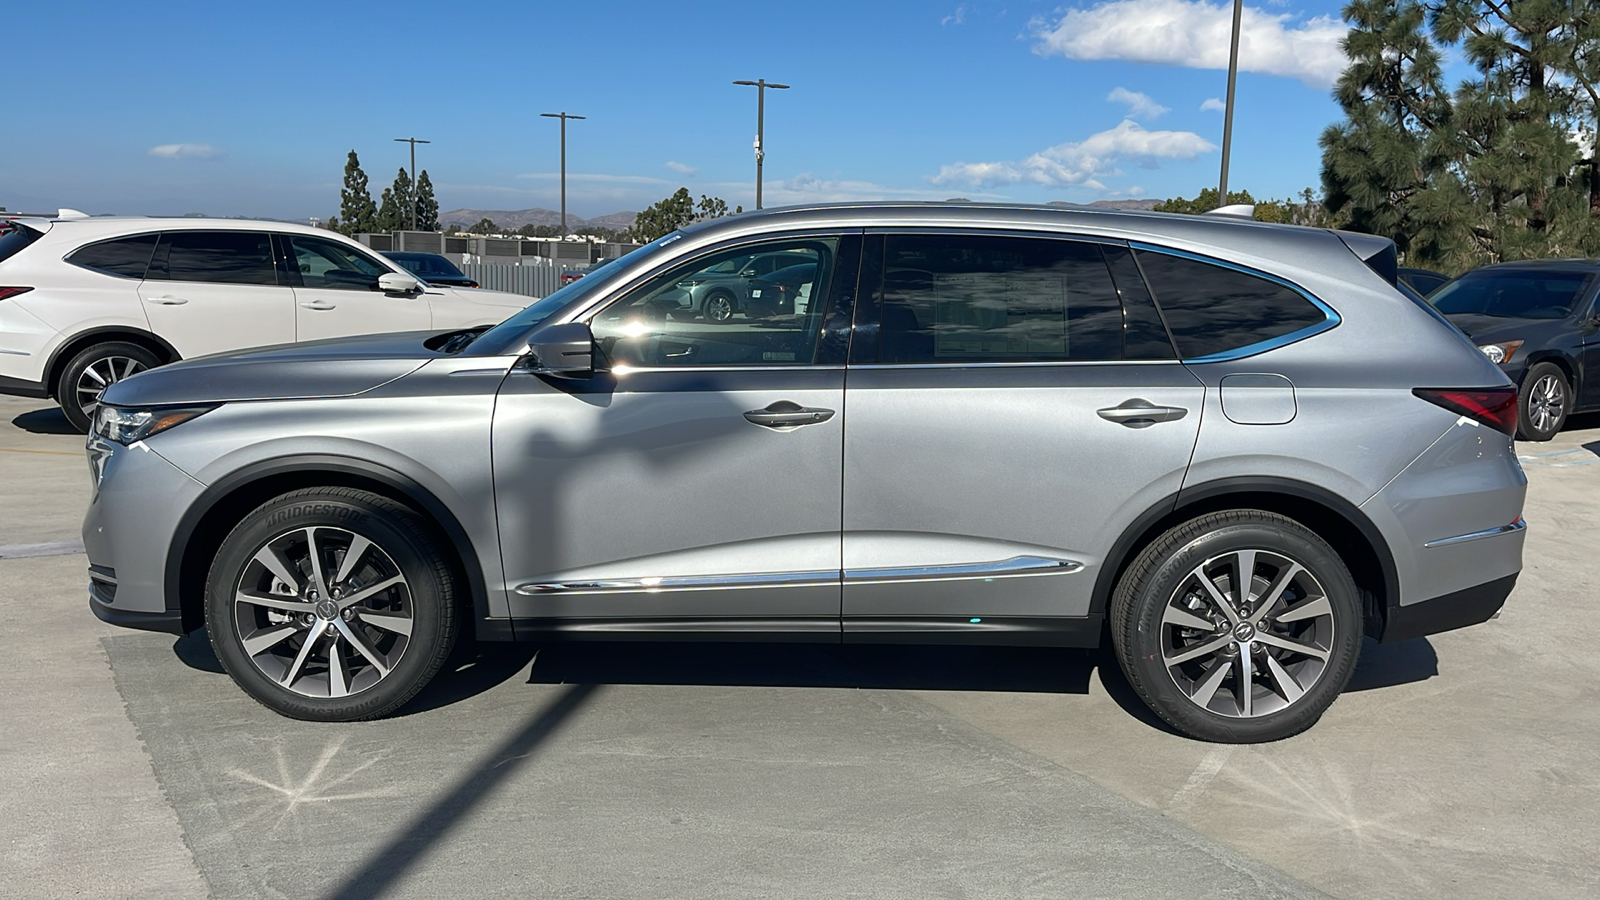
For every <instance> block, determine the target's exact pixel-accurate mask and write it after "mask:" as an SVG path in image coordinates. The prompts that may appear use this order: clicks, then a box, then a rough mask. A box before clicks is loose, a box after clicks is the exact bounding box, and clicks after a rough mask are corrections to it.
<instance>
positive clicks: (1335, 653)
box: [1114, 513, 1363, 743]
mask: <svg viewBox="0 0 1600 900" xmlns="http://www.w3.org/2000/svg"><path fill="white" fill-rule="evenodd" d="M1214 518H1216V517H1214V516H1213V517H1206V518H1205V519H1201V520H1198V521H1197V523H1189V526H1180V528H1178V529H1174V531H1173V532H1169V533H1168V535H1167V536H1164V538H1166V537H1177V538H1179V540H1177V541H1174V542H1166V545H1165V546H1164V540H1163V539H1158V540H1157V541H1156V542H1155V543H1153V544H1152V545H1151V546H1150V548H1147V550H1146V553H1145V554H1142V555H1141V557H1140V558H1139V559H1138V560H1136V561H1135V564H1134V565H1133V566H1130V567H1129V571H1128V572H1127V573H1126V577H1125V579H1124V584H1123V585H1119V588H1118V594H1119V596H1118V598H1117V599H1118V600H1119V601H1121V602H1120V604H1119V606H1120V608H1119V609H1117V610H1115V611H1114V615H1118V616H1121V617H1122V622H1120V623H1118V624H1120V625H1121V626H1122V627H1121V628H1119V629H1116V631H1117V632H1118V633H1120V634H1121V635H1122V636H1123V640H1122V641H1121V642H1119V645H1118V646H1117V648H1116V650H1117V656H1118V660H1119V662H1120V663H1121V665H1122V668H1123V671H1124V672H1125V673H1126V674H1127V675H1128V678H1129V680H1130V681H1131V682H1132V683H1133V684H1134V687H1135V689H1136V690H1137V691H1138V692H1139V694H1140V695H1141V697H1143V698H1144V699H1145V701H1146V702H1147V703H1148V704H1149V705H1150V706H1151V708H1152V709H1154V710H1155V711H1156V713H1157V714H1159V715H1160V716H1161V717H1162V718H1163V719H1165V720H1166V721H1167V722H1168V723H1169V724H1171V725H1173V726H1174V727H1175V728H1177V729H1178V730H1179V731H1181V732H1183V733H1184V734H1187V735H1189V736H1192V737H1197V738H1200V739H1203V740H1210V741H1219V742H1226V743H1254V742H1260V741H1272V740H1279V739H1281V738H1285V737H1289V736H1291V735H1294V734H1298V733H1299V732H1301V731H1304V730H1305V729H1307V728H1309V727H1311V726H1312V725H1313V724H1315V723H1316V721H1317V720H1318V719H1319V718H1320V717H1321V716H1322V713H1323V712H1324V711H1326V709H1327V708H1328V706H1330V705H1331V704H1332V703H1333V701H1334V700H1335V699H1336V698H1337V697H1338V696H1339V693H1340V692H1341V691H1343V690H1344V687H1345V685H1346V684H1347V683H1348V682H1349V680H1350V676H1351V674H1352V673H1353V672H1354V670H1355V664H1356V660H1357V658H1358V657H1359V656H1360V651H1361V641H1362V634H1363V629H1362V626H1363V622H1362V617H1361V604H1360V599H1359V595H1358V593H1357V590H1356V586H1355V582H1354V581H1353V580H1352V579H1351V577H1350V573H1349V570H1348V569H1347V568H1346V566H1345V564H1344V562H1343V561H1342V560H1341V559H1340V558H1339V556H1338V555H1337V554H1336V553H1335V552H1334V551H1333V549H1332V548H1331V547H1329V546H1328V545H1327V543H1325V542H1324V541H1322V540H1321V539H1320V538H1318V537H1317V536H1316V535H1314V534H1312V533H1311V532H1310V531H1308V530H1306V529H1305V528H1303V527H1301V526H1299V525H1297V524H1296V523H1294V522H1292V521H1291V520H1288V519H1283V518H1282V517H1279V516H1274V515H1272V514H1268V513H1243V514H1241V513H1234V514H1231V516H1230V517H1229V518H1231V519H1232V520H1233V521H1231V522H1230V523H1229V524H1222V525H1220V527H1210V528H1206V527H1205V525H1200V527H1199V528H1195V527H1194V526H1196V525H1197V524H1199V523H1206V522H1207V520H1208V519H1214ZM1240 518H1246V519H1251V520H1253V521H1238V520H1239V519H1240ZM1274 520H1276V521H1274ZM1185 528H1189V529H1190V530H1191V531H1196V532H1198V533H1195V534H1188V535H1185V534H1181V532H1183V531H1184V530H1185ZM1245 549H1260V550H1267V551H1270V552H1275V553H1282V554H1284V555H1285V556H1288V557H1289V558H1291V559H1293V560H1294V561H1296V562H1298V563H1300V564H1301V565H1302V566H1304V567H1305V568H1306V569H1308V570H1309V571H1310V572H1311V574H1312V575H1313V576H1314V577H1315V578H1316V579H1317V581H1318V582H1319V583H1320V584H1321V585H1322V588H1323V590H1324V591H1325V592H1326V594H1327V597H1328V600H1329V604H1330V606H1331V607H1332V608H1333V622H1334V646H1333V649H1332V653H1331V654H1330V655H1329V658H1328V664H1327V666H1326V668H1325V669H1324V670H1323V672H1322V675H1321V677H1320V678H1319V679H1318V680H1317V682H1316V684H1314V685H1312V687H1311V688H1310V690H1308V691H1307V692H1306V693H1305V695H1304V696H1302V697H1301V698H1300V699H1299V700H1297V701H1296V702H1295V703H1294V704H1293V705H1291V706H1290V707H1288V708H1287V709H1283V710H1280V711H1278V712H1275V713H1270V714H1267V715H1264V716H1259V717H1254V718H1249V719H1243V718H1235V717H1229V716H1223V715H1219V714H1217V713H1213V712H1210V711H1208V710H1204V709H1201V708H1200V707H1199V706H1197V705H1195V704H1194V702H1193V701H1191V700H1190V699H1189V698H1188V697H1187V696H1186V695H1185V694H1184V693H1183V692H1182V690H1180V689H1179V687H1178V686H1177V685H1176V684H1175V683H1173V680H1172V677H1171V675H1170V674H1169V673H1168V672H1167V669H1166V666H1165V665H1163V664H1162V661H1161V649H1162V648H1161V639H1162V630H1161V617H1162V614H1163V611H1164V609H1165V608H1166V604H1167V602H1168V600H1170V599H1171V597H1172V595H1173V593H1174V592H1175V591H1176V590H1177V589H1178V587H1179V585H1180V584H1181V583H1182V581H1183V579H1185V578H1187V577H1188V575H1189V573H1190V572H1191V571H1193V570H1194V568H1195V567H1196V566H1199V565H1200V564H1202V563H1204V562H1205V561H1206V560H1208V559H1213V558H1216V557H1219V556H1225V555H1227V554H1228V553H1230V552H1233V551H1236V550H1245ZM1151 551H1155V552H1153V553H1152V552H1151ZM1136 569H1143V571H1142V572H1141V571H1136ZM1134 581H1137V585H1136V587H1134V589H1132V590H1125V588H1129V587H1133V586H1132V585H1130V584H1129V583H1130V582H1134Z"/></svg>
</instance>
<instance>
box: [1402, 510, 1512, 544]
mask: <svg viewBox="0 0 1600 900" xmlns="http://www.w3.org/2000/svg"><path fill="white" fill-rule="evenodd" d="M1527 527H1528V523H1527V522H1526V521H1524V520H1523V519H1522V518H1521V517H1518V518H1517V520H1516V521H1515V522H1512V523H1511V524H1509V525H1499V526H1496V527H1494V528H1485V529H1483V530H1482V531H1469V532H1467V533H1466V534H1458V535H1455V536H1454V537H1446V538H1439V539H1438V540H1433V541H1428V542H1427V543H1426V544H1423V545H1422V546H1423V547H1424V548H1428V547H1448V546H1450V545H1451V544H1465V543H1466V542H1468V541H1479V540H1483V539H1484V538H1491V537H1498V536H1500V535H1502V534H1514V533H1516V532H1519V531H1524V530H1526V529H1527Z"/></svg>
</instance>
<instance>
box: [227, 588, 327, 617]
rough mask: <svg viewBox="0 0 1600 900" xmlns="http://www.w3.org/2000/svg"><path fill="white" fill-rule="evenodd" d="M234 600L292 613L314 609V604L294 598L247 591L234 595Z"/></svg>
mask: <svg viewBox="0 0 1600 900" xmlns="http://www.w3.org/2000/svg"><path fill="white" fill-rule="evenodd" d="M233 599H234V602H236V603H248V604H250V605H252V606H265V607H266V608H267V609H281V610H284V611H286V612H292V613H303V612H311V609H312V604H310V603H307V602H305V601H304V600H298V599H296V598H294V597H277V596H273V595H269V594H251V593H248V592H246V591H239V592H238V593H236V594H234V595H233Z"/></svg>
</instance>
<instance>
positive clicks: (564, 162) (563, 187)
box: [539, 111, 588, 241]
mask: <svg viewBox="0 0 1600 900" xmlns="http://www.w3.org/2000/svg"><path fill="white" fill-rule="evenodd" d="M539 115H541V116H543V117H544V118H547V119H560V120H561V240H563V241H564V240H566V239H567V120H568V119H586V118H588V116H574V115H571V114H569V113H567V112H565V111H562V112H558V113H540V114H539Z"/></svg>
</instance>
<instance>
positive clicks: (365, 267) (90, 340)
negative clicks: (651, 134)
mask: <svg viewBox="0 0 1600 900" xmlns="http://www.w3.org/2000/svg"><path fill="white" fill-rule="evenodd" d="M532 300H533V298H530V297H523V296H520V295H517V294H505V293H498V292H495V291H483V290H472V289H457V288H448V287H439V286H435V285H430V284H425V283H423V282H420V281H418V280H417V278H416V277H415V276H414V275H411V274H410V273H408V272H406V271H405V270H404V269H402V268H400V267H399V266H398V265H396V264H395V263H393V262H390V261H389V260H387V259H384V258H383V257H382V256H379V255H378V254H376V253H373V252H372V251H370V250H368V249H367V248H366V247H363V246H361V245H360V244H358V243H356V242H355V241H352V240H350V239H349V238H346V237H343V236H342V235H338V234H334V233H333V232H329V231H322V230H319V229H314V228H308V227H305V226H303V225H290V224H287V223H280V222H251V221H242V220H231V219H196V218H186V219H149V218H131V217H104V218H81V219H78V218H59V219H18V220H16V221H13V222H11V223H10V227H9V229H8V230H5V231H0V393H3V394H15V395H20V396H24V397H53V398H55V400H56V401H57V402H58V403H60V404H61V409H62V411H63V412H64V413H66V416H67V419H68V420H69V421H71V422H72V424H73V425H75V426H77V428H78V429H80V430H87V429H88V424H89V420H90V417H91V415H92V413H93V411H94V406H95V403H96V402H97V401H98V399H99V396H100V392H101V391H102V390H103V389H104V388H105V386H106V385H108V384H110V383H112V382H114V381H118V380H121V379H123V378H126V377H128V376H129V375H132V374H133V373H135V372H141V371H143V370H145V369H149V368H153V367H155V366H159V365H164V364H166V363H171V362H176V361H178V360H180V359H189V358H191V357H195V356H204V355H207V354H211V353H220V352H224V351H229V350H239V349H243V348H246V347H259V346H264V345H270V344H289V343H295V342H299V341H313V340H318V339H321V338H336V337H348V336H352V335H360V334H375V333H385V332H397V331H426V330H445V329H454V328H474V327H480V326H485V325H492V324H494V323H496V322H499V321H501V320H502V319H504V318H506V317H507V316H509V315H511V314H512V313H513V312H515V311H516V310H518V309H521V308H522V307H524V306H527V305H528V304H529V303H530V302H532Z"/></svg>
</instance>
